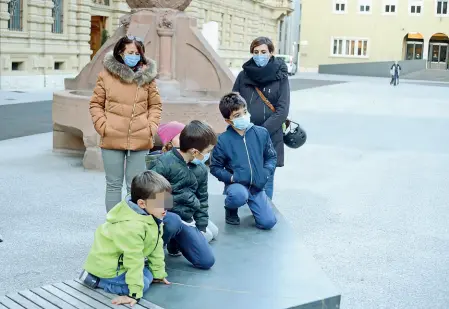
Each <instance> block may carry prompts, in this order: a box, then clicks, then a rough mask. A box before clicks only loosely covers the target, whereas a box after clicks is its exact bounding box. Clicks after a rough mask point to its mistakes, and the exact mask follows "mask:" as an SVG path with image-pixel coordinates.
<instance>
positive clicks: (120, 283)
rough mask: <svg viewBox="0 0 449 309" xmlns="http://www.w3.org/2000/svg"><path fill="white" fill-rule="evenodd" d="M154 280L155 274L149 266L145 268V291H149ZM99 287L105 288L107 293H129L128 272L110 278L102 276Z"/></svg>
mask: <svg viewBox="0 0 449 309" xmlns="http://www.w3.org/2000/svg"><path fill="white" fill-rule="evenodd" d="M151 282H153V274H152V273H151V271H150V270H149V269H148V268H147V267H144V268H143V293H145V292H146V291H148V289H149V288H150V284H151ZM98 287H99V288H100V289H103V290H104V291H105V292H107V293H111V294H117V295H129V289H128V285H127V284H126V272H124V273H123V274H121V275H120V276H118V277H115V278H110V279H102V278H100V282H99V283H98Z"/></svg>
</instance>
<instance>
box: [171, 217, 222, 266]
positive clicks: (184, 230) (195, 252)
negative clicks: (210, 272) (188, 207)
mask: <svg viewBox="0 0 449 309" xmlns="http://www.w3.org/2000/svg"><path fill="white" fill-rule="evenodd" d="M163 222H164V233H163V234H162V238H163V239H164V244H168V243H169V242H170V240H172V239H174V240H176V242H177V243H178V246H179V249H180V251H181V253H182V255H183V256H184V257H185V258H186V259H187V261H189V262H190V263H192V265H193V266H194V267H196V268H200V269H209V268H211V267H212V266H213V265H214V264H215V257H214V253H213V252H212V248H211V246H210V245H209V243H208V242H207V239H206V237H205V236H204V235H203V233H201V231H200V230H198V229H197V228H196V227H195V226H189V225H186V224H184V223H182V220H181V218H180V217H179V216H178V215H177V214H175V213H172V212H167V214H166V215H165V217H164V221H163Z"/></svg>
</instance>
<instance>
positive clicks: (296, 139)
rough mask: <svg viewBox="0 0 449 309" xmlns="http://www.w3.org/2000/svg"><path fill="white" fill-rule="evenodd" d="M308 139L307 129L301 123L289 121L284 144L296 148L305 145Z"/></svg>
mask: <svg viewBox="0 0 449 309" xmlns="http://www.w3.org/2000/svg"><path fill="white" fill-rule="evenodd" d="M306 140H307V134H306V131H304V130H303V129H302V128H301V126H300V125H299V123H296V122H293V121H289V125H288V127H287V129H286V130H285V132H284V144H285V145H287V147H290V148H293V149H296V148H299V147H301V146H302V145H304V144H305V142H306Z"/></svg>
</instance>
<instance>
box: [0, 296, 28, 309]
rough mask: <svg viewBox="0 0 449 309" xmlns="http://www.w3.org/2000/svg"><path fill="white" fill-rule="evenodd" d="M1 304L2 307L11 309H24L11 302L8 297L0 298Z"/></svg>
mask: <svg viewBox="0 0 449 309" xmlns="http://www.w3.org/2000/svg"><path fill="white" fill-rule="evenodd" d="M0 303H1V304H2V305H4V306H6V308H9V309H23V307H22V306H20V305H19V304H17V303H16V302H15V301H12V300H10V299H9V298H7V297H6V296H2V297H0Z"/></svg>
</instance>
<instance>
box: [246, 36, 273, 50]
mask: <svg viewBox="0 0 449 309" xmlns="http://www.w3.org/2000/svg"><path fill="white" fill-rule="evenodd" d="M263 44H266V45H267V46H268V51H269V52H270V53H271V54H272V53H273V52H274V44H273V42H272V41H271V40H270V39H269V38H267V37H266V36H260V37H258V38H256V39H254V40H253V41H252V42H251V45H250V47H249V52H250V53H251V54H252V53H253V52H254V48H256V47H257V46H260V45H263Z"/></svg>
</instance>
